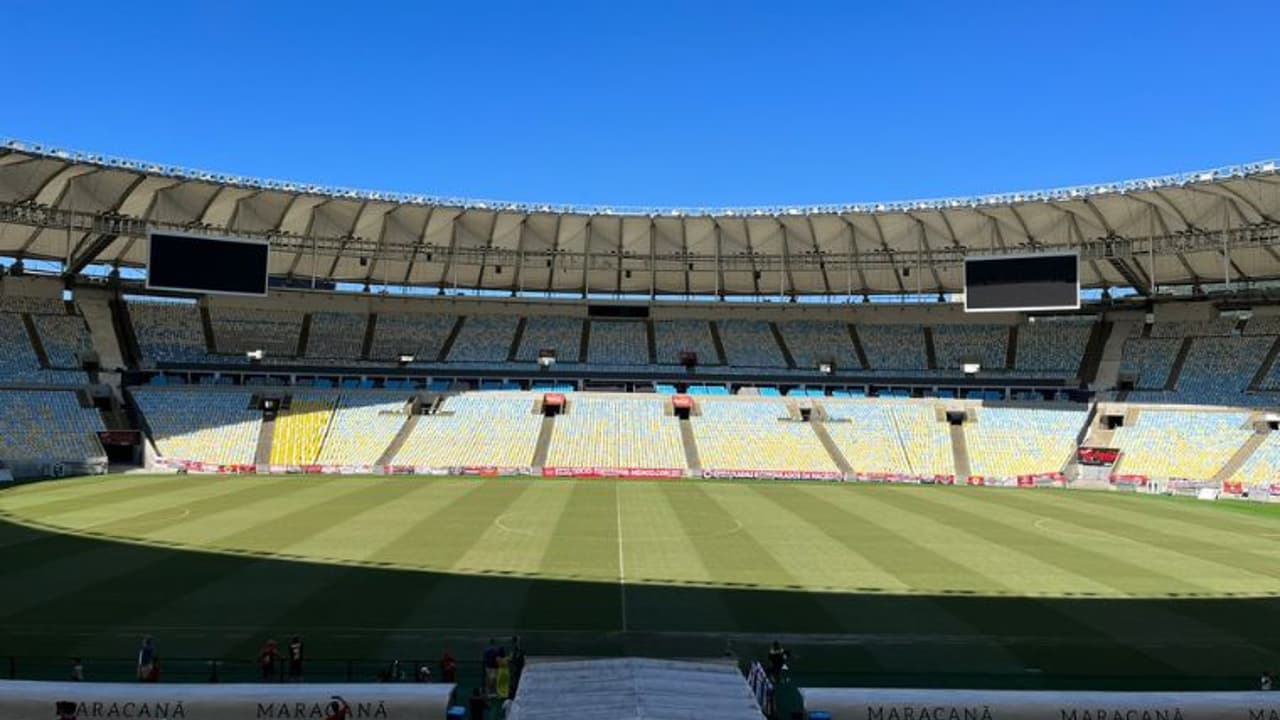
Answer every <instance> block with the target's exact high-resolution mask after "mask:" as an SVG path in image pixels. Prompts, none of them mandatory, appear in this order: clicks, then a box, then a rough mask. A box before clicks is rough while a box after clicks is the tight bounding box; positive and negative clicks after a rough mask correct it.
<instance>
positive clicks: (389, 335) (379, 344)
mask: <svg viewBox="0 0 1280 720" xmlns="http://www.w3.org/2000/svg"><path fill="white" fill-rule="evenodd" d="M457 321H458V318H457V316H455V315H398V314H392V313H380V314H379V315H378V324H377V325H376V326H375V327H374V331H373V345H372V346H371V347H370V348H369V358H370V359H373V360H384V361H387V360H390V361H394V360H396V359H397V358H398V357H400V356H401V355H413V356H414V357H415V358H416V359H417V361H418V362H432V361H434V360H435V359H436V358H437V357H439V355H440V349H441V348H442V347H443V346H444V342H445V340H446V339H448V337H449V332H450V331H451V330H453V326H454V324H455V323H457Z"/></svg>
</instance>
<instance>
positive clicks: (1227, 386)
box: [1176, 336, 1274, 402]
mask: <svg viewBox="0 0 1280 720" xmlns="http://www.w3.org/2000/svg"><path fill="white" fill-rule="evenodd" d="M1273 340H1274V338H1271V337H1265V336H1245V337H1213V338H1207V337H1201V338H1195V339H1194V340H1192V341H1191V349H1190V350H1189V351H1188V353H1187V358H1186V361H1185V363H1184V364H1183V366H1182V372H1181V373H1180V374H1179V375H1178V383H1177V387H1176V389H1177V391H1178V392H1179V393H1181V394H1182V395H1183V397H1185V398H1188V399H1190V400H1192V401H1203V402H1222V401H1226V402H1231V401H1232V400H1234V399H1235V396H1238V395H1240V394H1241V393H1243V392H1244V391H1245V390H1247V389H1248V388H1249V383H1250V382H1251V381H1252V380H1253V376H1254V375H1255V374H1257V372H1258V369H1259V368H1260V367H1261V365H1262V359H1263V358H1264V357H1265V356H1266V354H1267V350H1268V349H1269V348H1270V347H1271V343H1272V342H1273Z"/></svg>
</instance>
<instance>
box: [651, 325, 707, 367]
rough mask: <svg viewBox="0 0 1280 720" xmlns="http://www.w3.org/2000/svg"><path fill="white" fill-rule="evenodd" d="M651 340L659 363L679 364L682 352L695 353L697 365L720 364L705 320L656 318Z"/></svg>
mask: <svg viewBox="0 0 1280 720" xmlns="http://www.w3.org/2000/svg"><path fill="white" fill-rule="evenodd" d="M653 341H654V344H655V345H656V347H657V352H658V363H659V364H660V365H677V364H679V363H680V353H682V352H693V353H697V354H698V364H699V365H719V364H720V355H719V354H718V353H717V352H716V343H715V339H714V338H712V337H711V323H709V322H707V321H706V320H656V321H654V323H653Z"/></svg>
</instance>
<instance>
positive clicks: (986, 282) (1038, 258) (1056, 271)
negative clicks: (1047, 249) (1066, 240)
mask: <svg viewBox="0 0 1280 720" xmlns="http://www.w3.org/2000/svg"><path fill="white" fill-rule="evenodd" d="M1079 307H1080V258H1079V256H1078V255H1076V254H1075V253H1054V254H1040V255H1008V256H1001V257H985V258H965V261H964V309H965V312H998V311H1016V310H1075V309H1077V308H1079Z"/></svg>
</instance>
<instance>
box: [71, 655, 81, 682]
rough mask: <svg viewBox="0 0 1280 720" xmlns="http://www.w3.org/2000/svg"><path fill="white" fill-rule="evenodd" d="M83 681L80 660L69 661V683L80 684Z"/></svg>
mask: <svg viewBox="0 0 1280 720" xmlns="http://www.w3.org/2000/svg"><path fill="white" fill-rule="evenodd" d="M82 680H84V663H83V662H81V661H80V658H72V659H71V682H81V681H82Z"/></svg>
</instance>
